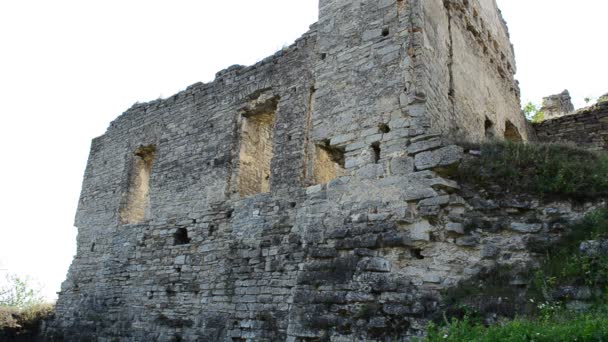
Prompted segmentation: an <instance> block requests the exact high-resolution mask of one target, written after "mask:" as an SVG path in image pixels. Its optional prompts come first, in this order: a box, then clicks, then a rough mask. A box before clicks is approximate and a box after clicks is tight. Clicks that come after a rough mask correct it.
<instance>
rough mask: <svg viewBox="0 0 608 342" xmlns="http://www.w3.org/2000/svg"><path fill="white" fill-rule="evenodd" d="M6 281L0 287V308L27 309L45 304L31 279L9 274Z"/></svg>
mask: <svg viewBox="0 0 608 342" xmlns="http://www.w3.org/2000/svg"><path fill="white" fill-rule="evenodd" d="M5 281H6V284H5V285H3V286H2V287H0V306H5V307H11V308H16V309H25V308H28V307H31V306H34V305H38V304H42V303H43V302H44V299H43V298H42V296H41V295H40V289H39V288H35V287H34V285H32V281H31V279H29V278H27V277H26V278H22V277H19V276H17V275H14V274H7V275H6V279H5Z"/></svg>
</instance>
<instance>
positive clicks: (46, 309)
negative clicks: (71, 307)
mask: <svg viewBox="0 0 608 342" xmlns="http://www.w3.org/2000/svg"><path fill="white" fill-rule="evenodd" d="M30 283H31V281H30V280H29V279H28V278H20V277H18V276H15V275H7V277H6V284H5V285H4V286H2V287H0V340H3V341H4V340H9V341H12V340H15V339H18V338H19V339H22V338H23V339H26V338H33V337H34V336H36V335H37V333H38V329H39V327H40V323H41V322H42V321H43V320H44V319H46V318H47V317H48V316H49V315H50V314H51V313H52V311H53V304H50V303H45V302H44V298H42V296H41V295H40V291H39V290H38V289H36V288H34V287H32V285H31V284H30Z"/></svg>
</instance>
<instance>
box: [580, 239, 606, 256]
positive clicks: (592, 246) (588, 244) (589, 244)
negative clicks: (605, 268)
mask: <svg viewBox="0 0 608 342" xmlns="http://www.w3.org/2000/svg"><path fill="white" fill-rule="evenodd" d="M579 250H580V252H581V254H583V255H586V256H589V257H598V256H608V240H590V241H585V242H583V243H581V245H580V248H579Z"/></svg>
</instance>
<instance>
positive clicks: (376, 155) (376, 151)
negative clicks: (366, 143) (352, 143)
mask: <svg viewBox="0 0 608 342" xmlns="http://www.w3.org/2000/svg"><path fill="white" fill-rule="evenodd" d="M371 148H372V161H373V162H374V164H378V163H379V162H380V154H381V151H380V143H379V142H375V143H373V144H372V146H371Z"/></svg>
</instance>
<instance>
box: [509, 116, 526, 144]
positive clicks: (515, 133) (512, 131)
mask: <svg viewBox="0 0 608 342" xmlns="http://www.w3.org/2000/svg"><path fill="white" fill-rule="evenodd" d="M505 140H508V141H512V142H522V141H523V140H524V139H523V138H522V137H521V134H519V130H518V129H517V127H515V125H514V124H513V123H511V121H508V120H507V122H505Z"/></svg>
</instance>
